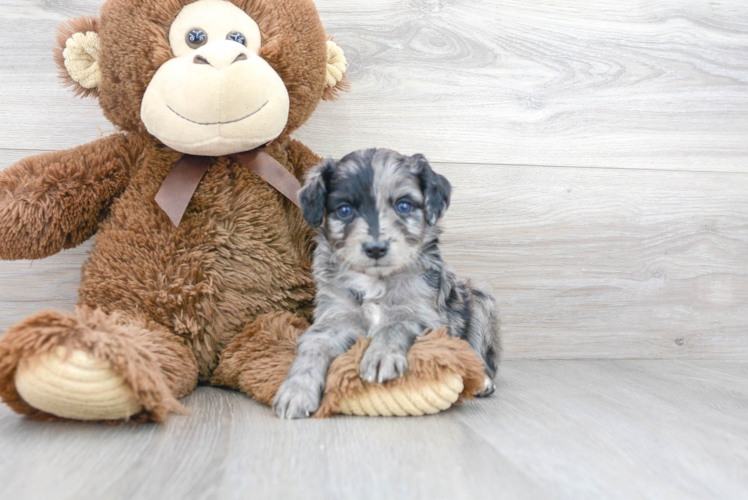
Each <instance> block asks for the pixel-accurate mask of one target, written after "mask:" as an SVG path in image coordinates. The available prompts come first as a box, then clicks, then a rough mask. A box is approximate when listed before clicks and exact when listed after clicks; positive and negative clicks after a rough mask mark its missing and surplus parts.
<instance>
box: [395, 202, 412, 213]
mask: <svg viewBox="0 0 748 500" xmlns="http://www.w3.org/2000/svg"><path fill="white" fill-rule="evenodd" d="M411 210H413V205H411V204H410V203H409V202H407V201H398V202H397V211H398V212H399V213H401V214H409V213H410V211H411Z"/></svg>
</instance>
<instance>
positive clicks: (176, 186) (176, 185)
mask: <svg viewBox="0 0 748 500" xmlns="http://www.w3.org/2000/svg"><path fill="white" fill-rule="evenodd" d="M229 156H230V157H231V158H232V159H233V160H234V161H236V162H237V163H239V164H240V165H241V166H243V167H244V168H246V169H248V170H251V171H252V172H254V173H256V174H257V175H259V176H260V178H261V179H262V180H264V181H265V182H267V183H268V184H270V185H271V186H273V187H274V188H275V189H277V190H278V191H279V192H280V193H281V194H282V195H283V196H285V197H286V198H288V199H289V200H291V201H292V202H293V203H294V204H295V205H296V206H298V207H299V208H301V205H299V197H298V192H299V190H300V189H301V184H300V183H299V181H298V180H297V179H296V177H294V175H293V174H291V172H289V171H288V170H286V169H285V168H284V167H283V165H281V164H280V163H278V161H277V160H276V159H275V158H273V157H272V156H270V155H269V154H267V153H265V152H264V151H262V148H257V149H253V150H251V151H245V152H244V153H235V154H233V155H229ZM214 159H215V158H213V157H210V156H193V155H184V156H182V158H180V159H179V161H177V162H176V163H175V164H174V166H173V167H172V168H171V171H170V172H169V175H167V176H166V179H164V182H163V184H161V188H160V189H159V190H158V193H156V203H157V204H158V206H159V207H161V209H162V210H163V211H164V212H165V213H166V215H167V216H168V217H169V219H170V220H171V221H172V222H173V223H174V225H175V226H177V227H178V226H179V223H180V222H181V221H182V217H183V216H184V212H185V211H186V210H187V205H189V204H190V200H192V197H193V196H194V195H195V191H197V186H198V185H199V184H200V181H201V180H202V179H203V177H204V176H205V172H207V171H208V168H210V165H211V164H212V163H213V160H214Z"/></svg>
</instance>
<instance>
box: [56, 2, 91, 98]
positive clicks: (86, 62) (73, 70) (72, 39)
mask: <svg viewBox="0 0 748 500" xmlns="http://www.w3.org/2000/svg"><path fill="white" fill-rule="evenodd" d="M98 30H99V19H98V18H96V17H94V16H80V17H76V18H74V19H70V20H69V21H66V22H64V23H62V24H61V25H60V26H59V27H58V28H57V46H56V47H55V48H54V53H55V62H56V63H57V67H58V68H59V70H60V78H61V79H62V81H63V84H64V85H65V86H66V87H70V88H72V89H73V92H75V95H79V96H81V97H98V96H99V84H100V83H101V69H99V45H100V38H99V33H98Z"/></svg>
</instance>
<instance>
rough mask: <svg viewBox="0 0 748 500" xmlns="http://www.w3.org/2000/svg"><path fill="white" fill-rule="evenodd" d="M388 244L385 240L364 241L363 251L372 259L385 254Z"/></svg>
mask: <svg viewBox="0 0 748 500" xmlns="http://www.w3.org/2000/svg"><path fill="white" fill-rule="evenodd" d="M389 248H390V244H389V243H387V242H386V241H377V242H376V243H364V253H365V254H366V255H367V256H368V257H371V258H372V259H379V258H382V257H384V256H385V255H387V250H389Z"/></svg>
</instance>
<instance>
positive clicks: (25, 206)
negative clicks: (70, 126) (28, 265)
mask: <svg viewBox="0 0 748 500" xmlns="http://www.w3.org/2000/svg"><path fill="white" fill-rule="evenodd" d="M132 150H133V147H132V146H131V145H130V143H129V140H128V138H127V137H126V136H125V135H124V134H115V135H111V136H109V137H105V138H103V139H99V140H97V141H94V142H91V143H88V144H84V145H83V146H79V147H77V148H74V149H69V150H66V151H56V152H52V153H45V154H41V155H37V156H30V157H28V158H24V159H23V160H21V161H19V162H18V163H16V164H14V165H11V166H10V167H8V168H7V169H5V170H2V171H0V259H4V260H14V259H41V258H43V257H47V256H49V255H53V254H55V253H57V252H59V251H60V250H62V249H64V248H72V247H74V246H77V245H79V244H81V243H83V242H84V241H85V240H87V239H88V238H90V237H91V236H93V234H94V233H96V230H97V229H98V227H99V223H100V222H101V221H102V220H104V219H105V218H106V217H107V215H108V214H109V207H110V206H111V203H112V201H113V200H114V199H115V198H116V197H117V196H119V195H120V194H121V193H122V191H123V190H124V188H125V187H126V186H127V182H128V181H129V175H130V166H131V165H132V162H133V156H134V154H133V151H132Z"/></svg>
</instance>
